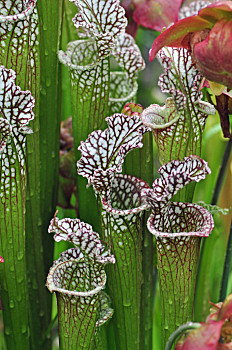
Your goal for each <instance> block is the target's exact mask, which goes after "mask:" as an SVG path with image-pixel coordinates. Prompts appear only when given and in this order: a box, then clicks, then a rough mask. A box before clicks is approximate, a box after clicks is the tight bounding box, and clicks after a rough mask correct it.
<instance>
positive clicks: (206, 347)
mask: <svg viewBox="0 0 232 350" xmlns="http://www.w3.org/2000/svg"><path fill="white" fill-rule="evenodd" d="M222 324H223V321H221V322H217V321H211V323H206V324H203V325H202V326H201V327H200V328H198V329H196V330H194V331H192V332H190V333H189V335H188V336H187V337H186V339H185V341H184V344H183V345H182V348H181V350H196V349H198V350H215V349H217V344H218V341H219V338H220V333H221V327H222Z"/></svg>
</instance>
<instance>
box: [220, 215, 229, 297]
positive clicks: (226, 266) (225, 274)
mask: <svg viewBox="0 0 232 350" xmlns="http://www.w3.org/2000/svg"><path fill="white" fill-rule="evenodd" d="M231 260H232V220H231V226H230V234H229V239H228V243H227V250H226V257H225V263H224V270H223V275H222V281H221V290H220V298H219V300H220V301H223V300H225V298H226V296H227V285H228V280H229V275H230V271H231Z"/></svg>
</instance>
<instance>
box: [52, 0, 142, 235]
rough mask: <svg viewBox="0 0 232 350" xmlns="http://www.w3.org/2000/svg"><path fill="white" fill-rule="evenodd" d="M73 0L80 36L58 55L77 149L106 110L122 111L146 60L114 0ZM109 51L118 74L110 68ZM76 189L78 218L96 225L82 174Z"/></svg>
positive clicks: (101, 124) (91, 198) (102, 119)
mask: <svg viewBox="0 0 232 350" xmlns="http://www.w3.org/2000/svg"><path fill="white" fill-rule="evenodd" d="M73 2H74V3H75V5H76V6H77V10H78V12H77V14H76V15H75V17H74V18H73V24H74V26H75V27H76V28H77V32H78V35H79V36H80V37H81V39H79V40H77V41H72V42H70V43H69V44H68V45H67V49H66V51H65V52H64V51H59V53H58V57H59V60H60V61H61V62H62V63H63V64H64V65H66V66H67V67H68V68H69V70H70V82H71V94H72V126H73V135H74V148H75V151H76V150H77V147H78V146H79V144H80V142H81V140H85V139H86V138H87V136H88V134H89V133H90V132H91V131H93V130H96V129H101V128H103V127H105V118H106V117H107V116H108V115H109V113H111V112H110V110H111V111H112V110H113V111H118V108H119V110H121V109H122V107H123V106H124V104H125V103H126V102H132V100H133V99H135V94H136V91H137V83H136V74H137V72H138V71H139V70H141V69H143V68H144V66H145V64H144V61H143V58H142V56H141V53H140V51H139V48H138V46H137V45H136V44H135V41H134V39H133V38H132V37H131V36H130V35H128V34H126V33H125V27H126V25H127V19H126V17H125V11H124V9H123V8H122V7H121V6H120V5H119V1H118V0H113V1H111V0H107V1H105V2H104V3H94V2H93V1H91V0H81V1H73ZM112 55H113V57H114V60H116V61H117V62H118V65H119V67H121V68H122V70H121V72H111V63H110V56H112ZM86 118H88V119H86ZM76 159H78V154H77V152H76ZM77 193H78V200H79V216H80V217H81V218H82V219H83V220H84V221H88V220H90V223H91V224H92V225H94V226H95V227H96V229H97V228H98V226H99V224H100V223H99V220H98V219H99V216H98V213H97V204H96V201H95V198H94V196H93V193H92V192H91V191H87V192H86V191H85V190H84V182H83V179H82V178H80V179H78V181H77ZM94 203H95V208H94V207H93V205H94ZM89 205H91V206H92V208H93V216H92V217H91V218H88V207H89Z"/></svg>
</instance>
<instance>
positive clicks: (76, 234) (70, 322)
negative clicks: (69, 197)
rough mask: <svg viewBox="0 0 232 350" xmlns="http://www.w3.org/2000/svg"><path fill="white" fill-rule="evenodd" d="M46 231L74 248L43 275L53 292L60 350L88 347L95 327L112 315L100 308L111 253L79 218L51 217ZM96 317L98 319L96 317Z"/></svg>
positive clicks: (107, 310) (57, 240)
mask: <svg viewBox="0 0 232 350" xmlns="http://www.w3.org/2000/svg"><path fill="white" fill-rule="evenodd" d="M48 232H55V235H54V239H55V241H56V242H60V241H68V242H71V243H72V244H73V245H74V246H75V248H70V249H68V250H67V251H65V252H63V253H61V255H60V258H59V259H58V260H57V261H54V263H53V266H52V267H51V269H50V271H49V274H48V277H47V287H48V289H49V290H50V292H56V297H57V304H58V324H59V339H60V349H67V350H68V349H70V350H71V349H90V348H91V346H92V344H93V339H94V335H95V330H96V327H99V326H100V325H102V324H103V323H104V322H106V321H107V319H108V318H109V317H111V316H112V313H113V310H112V309H110V308H108V307H107V308H105V310H100V306H101V304H103V305H105V302H104V303H101V300H100V299H102V301H103V299H105V298H106V297H105V296H104V294H102V295H101V290H102V289H103V288H104V287H105V283H106V274H105V270H104V266H105V264H107V263H113V264H114V263H115V258H114V256H113V255H112V254H111V253H110V251H109V250H106V249H105V246H104V245H103V244H102V243H101V241H100V237H99V235H98V234H97V233H96V232H94V231H93V229H92V226H90V225H89V224H86V223H84V222H81V221H80V220H79V219H68V218H66V219H62V220H59V219H58V218H56V217H54V219H52V221H51V223H50V226H49V229H48ZM99 316H100V318H99Z"/></svg>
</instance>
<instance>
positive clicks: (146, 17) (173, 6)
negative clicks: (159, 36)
mask: <svg viewBox="0 0 232 350" xmlns="http://www.w3.org/2000/svg"><path fill="white" fill-rule="evenodd" d="M183 1H184V0H173V1H169V0H158V1H156V0H143V1H139V3H138V5H136V1H134V6H135V11H134V15H133V19H134V21H135V22H136V23H138V24H140V25H142V26H143V27H146V28H151V29H154V30H158V31H160V32H161V31H162V29H163V27H168V26H169V25H170V24H172V23H175V22H176V21H177V20H178V12H179V9H180V6H181V5H182V3H183Z"/></svg>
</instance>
